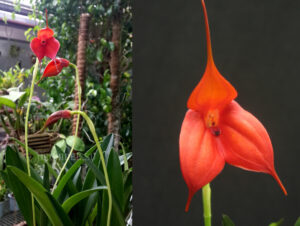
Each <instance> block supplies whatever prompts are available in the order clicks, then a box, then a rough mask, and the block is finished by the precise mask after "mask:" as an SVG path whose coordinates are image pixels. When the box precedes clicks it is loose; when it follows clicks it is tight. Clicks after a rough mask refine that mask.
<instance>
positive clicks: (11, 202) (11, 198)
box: [8, 192, 19, 212]
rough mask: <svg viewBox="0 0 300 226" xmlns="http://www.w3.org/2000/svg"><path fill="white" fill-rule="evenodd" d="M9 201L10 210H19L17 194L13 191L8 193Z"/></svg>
mask: <svg viewBox="0 0 300 226" xmlns="http://www.w3.org/2000/svg"><path fill="white" fill-rule="evenodd" d="M8 201H9V211H11V212H15V211H18V210H19V206H18V203H17V202H16V199H15V196H14V194H13V193H12V192H11V193H9V194H8Z"/></svg>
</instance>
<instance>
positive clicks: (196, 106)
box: [187, 0, 237, 112]
mask: <svg viewBox="0 0 300 226" xmlns="http://www.w3.org/2000/svg"><path fill="white" fill-rule="evenodd" d="M201 2H202V6H203V12H204V19H205V32H206V43H207V44H206V45H207V47H206V48H207V66H206V69H205V72H204V75H203V77H202V79H201V80H200V82H199V83H198V85H197V86H196V88H195V89H194V90H193V92H192V94H191V96H190V98H189V100H188V104H187V106H188V108H189V109H193V110H196V111H201V112H205V111H208V110H209V109H210V110H213V109H218V110H222V108H224V107H225V106H226V105H227V104H229V103H230V102H231V101H232V100H233V99H235V98H236V97H237V92H236V90H235V88H234V87H233V86H232V85H231V84H230V83H229V82H228V81H227V80H226V79H225V78H224V77H223V76H222V75H221V74H220V72H219V71H218V69H217V68H216V66H215V63H214V60H213V56H212V48H211V40H210V31H209V24H208V17H207V11H206V7H205V3H204V1H203V0H202V1H201Z"/></svg>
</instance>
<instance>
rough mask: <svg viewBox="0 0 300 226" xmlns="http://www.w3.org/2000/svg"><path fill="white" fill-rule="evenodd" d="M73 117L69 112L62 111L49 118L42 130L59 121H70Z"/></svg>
mask: <svg viewBox="0 0 300 226" xmlns="http://www.w3.org/2000/svg"><path fill="white" fill-rule="evenodd" d="M71 117H72V113H71V111H69V110H61V111H57V112H54V113H52V114H51V115H50V116H49V118H48V119H47V121H46V122H45V125H44V127H43V129H42V130H44V129H45V128H47V127H48V126H50V125H52V124H54V123H56V122H57V121H58V120H60V119H62V118H65V119H69V118H71Z"/></svg>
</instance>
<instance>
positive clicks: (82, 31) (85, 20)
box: [72, 13, 90, 137]
mask: <svg viewBox="0 0 300 226" xmlns="http://www.w3.org/2000/svg"><path fill="white" fill-rule="evenodd" d="M89 19H90V15H89V14H88V13H83V14H81V15H80V25H79V34H78V47H77V62H76V65H77V68H78V75H79V80H80V86H81V89H82V91H81V98H82V99H83V94H84V83H85V49H86V46H87V39H88V25H89ZM82 102H83V101H81V103H82ZM74 109H76V110H78V87H77V82H76V83H75V106H74ZM77 117H78V115H74V117H73V125H72V126H73V130H72V133H73V135H75V130H76V122H77ZM79 125H80V126H79V130H78V135H77V136H78V137H80V131H81V129H80V128H81V120H80V123H79Z"/></svg>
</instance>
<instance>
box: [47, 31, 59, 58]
mask: <svg viewBox="0 0 300 226" xmlns="http://www.w3.org/2000/svg"><path fill="white" fill-rule="evenodd" d="M59 47H60V44H59V41H57V40H56V39H55V38H54V37H52V38H49V39H47V43H46V45H45V56H46V57H49V58H50V59H52V60H53V59H55V57H56V54H57V52H58V50H59Z"/></svg>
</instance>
